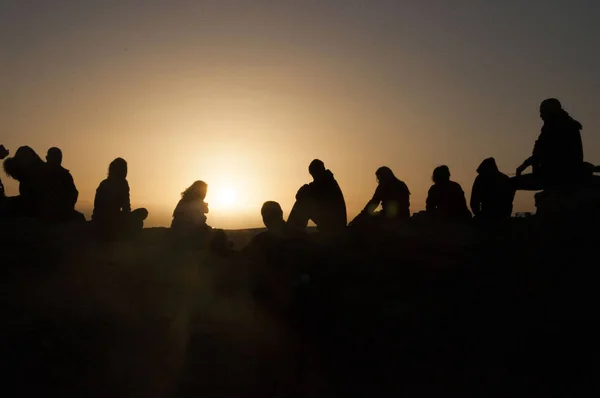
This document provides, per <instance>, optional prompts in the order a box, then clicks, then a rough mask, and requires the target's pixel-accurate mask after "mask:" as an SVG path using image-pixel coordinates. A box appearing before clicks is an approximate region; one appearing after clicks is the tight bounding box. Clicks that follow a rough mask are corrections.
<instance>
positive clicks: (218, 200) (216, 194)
mask: <svg viewBox="0 0 600 398" xmlns="http://www.w3.org/2000/svg"><path fill="white" fill-rule="evenodd" d="M209 195H210V198H209V199H210V202H209V203H210V205H211V207H214V208H217V209H233V208H235V207H237V204H238V195H237V191H236V190H235V188H233V187H232V186H221V187H215V189H214V191H213V192H212V194H209Z"/></svg>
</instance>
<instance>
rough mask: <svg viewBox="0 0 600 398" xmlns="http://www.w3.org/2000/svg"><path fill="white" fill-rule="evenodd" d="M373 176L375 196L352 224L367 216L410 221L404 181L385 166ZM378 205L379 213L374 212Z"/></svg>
mask: <svg viewBox="0 0 600 398" xmlns="http://www.w3.org/2000/svg"><path fill="white" fill-rule="evenodd" d="M375 176H376V177H377V182H378V185H377V188H376V189H375V194H374V195H373V197H372V198H371V200H370V201H369V202H368V203H367V205H366V206H365V208H364V210H363V211H362V212H361V213H360V214H359V215H358V216H357V217H356V218H355V219H354V220H353V222H352V223H355V222H357V221H359V220H361V219H365V217H367V216H377V217H378V218H379V217H385V219H387V220H394V221H398V220H408V219H410V191H409V190H408V187H407V186H406V184H405V183H404V181H401V180H399V179H398V178H396V176H395V175H394V172H392V170H391V169H390V168H389V167H386V166H383V167H380V168H378V169H377V171H376V172H375ZM379 204H381V212H376V211H375V210H376V209H377V207H379Z"/></svg>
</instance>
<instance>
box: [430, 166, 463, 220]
mask: <svg viewBox="0 0 600 398" xmlns="http://www.w3.org/2000/svg"><path fill="white" fill-rule="evenodd" d="M433 181H434V185H432V186H431V188H430V189H429V193H428V195H427V211H428V212H430V213H432V214H434V215H435V216H436V217H440V218H448V219H461V218H471V213H470V212H469V209H468V208H467V201H466V199H465V193H464V191H463V189H462V187H461V186H460V184H458V183H457V182H454V181H451V180H450V171H449V169H448V167H447V166H440V167H438V168H436V169H435V170H434V172H433Z"/></svg>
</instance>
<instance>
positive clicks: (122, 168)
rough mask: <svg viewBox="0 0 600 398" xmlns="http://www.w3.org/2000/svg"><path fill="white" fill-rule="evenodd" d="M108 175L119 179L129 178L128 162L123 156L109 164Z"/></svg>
mask: <svg viewBox="0 0 600 398" xmlns="http://www.w3.org/2000/svg"><path fill="white" fill-rule="evenodd" d="M108 177H109V178H117V179H123V180H124V179H126V178H127V162H126V161H125V159H123V158H116V159H115V160H113V161H112V162H110V165H109V166H108Z"/></svg>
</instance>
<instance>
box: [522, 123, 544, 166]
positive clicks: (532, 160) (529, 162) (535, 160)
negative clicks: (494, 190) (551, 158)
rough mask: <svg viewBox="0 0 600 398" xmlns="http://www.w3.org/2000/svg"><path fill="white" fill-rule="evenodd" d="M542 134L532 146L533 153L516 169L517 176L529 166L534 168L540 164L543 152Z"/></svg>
mask: <svg viewBox="0 0 600 398" xmlns="http://www.w3.org/2000/svg"><path fill="white" fill-rule="evenodd" d="M544 141H545V140H544V134H543V133H542V134H540V136H539V137H538V139H537V140H536V141H535V144H534V145H533V152H532V154H531V156H530V157H528V158H527V159H525V161H524V162H523V163H522V164H521V165H520V166H519V167H517V176H520V175H521V174H522V173H523V172H524V171H525V170H526V169H527V168H528V167H529V166H536V165H538V164H539V163H540V160H541V158H542V154H543V151H544Z"/></svg>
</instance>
